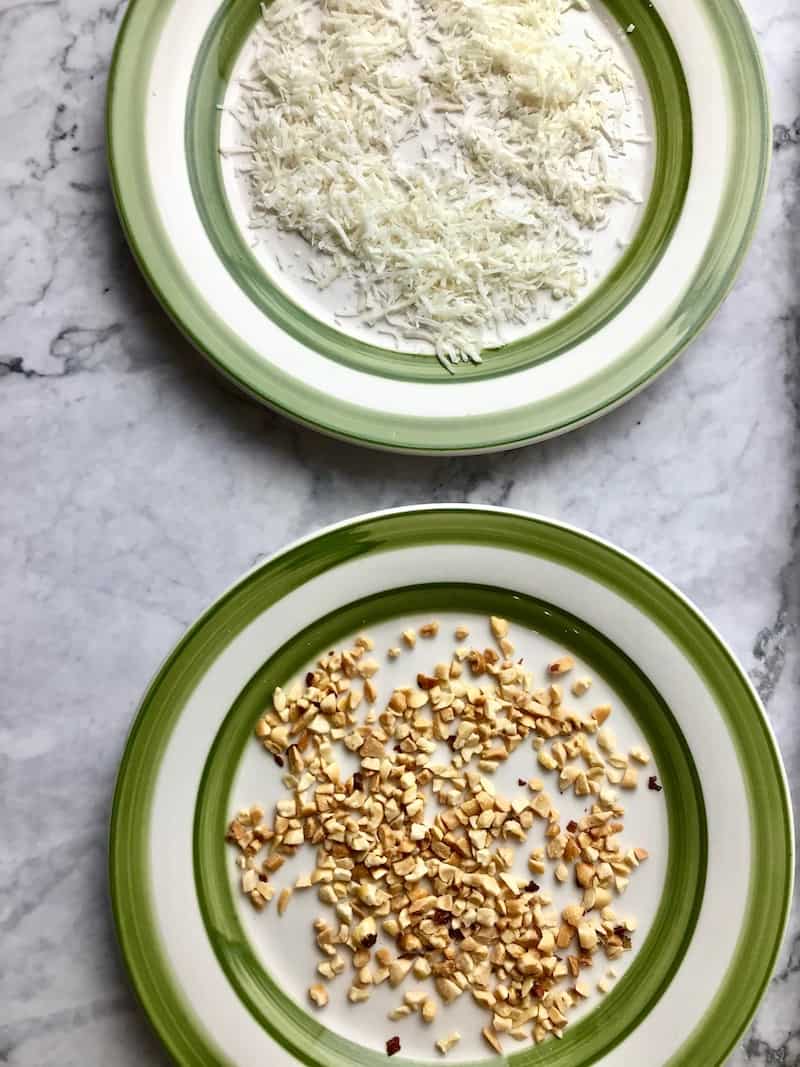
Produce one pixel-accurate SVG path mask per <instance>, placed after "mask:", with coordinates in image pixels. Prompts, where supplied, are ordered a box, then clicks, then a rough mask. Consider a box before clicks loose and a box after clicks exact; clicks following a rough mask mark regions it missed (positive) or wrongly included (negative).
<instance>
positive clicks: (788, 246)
mask: <svg viewBox="0 0 800 1067" xmlns="http://www.w3.org/2000/svg"><path fill="white" fill-rule="evenodd" d="M747 6H748V7H749V9H750V12H751V17H752V19H753V22H754V24H755V27H756V30H757V32H758V35H759V38H760V41H761V45H762V48H763V51H764V56H765V59H766V64H767V70H768V74H769V80H770V84H771V89H772V96H773V115H774V122H775V148H776V152H775V161H774V167H773V171H772V177H771V183H770V188H769V195H768V198H767V203H766V209H765V211H764V214H763V217H762V220H761V223H760V226H759V229H758V235H757V238H756V242H755V246H754V248H753V250H752V252H751V254H750V256H749V258H748V259H747V262H746V264H745V267H744V270H743V272H742V274H741V276H740V278H739V281H738V283H737V285H736V288H735V289H734V291H733V293H732V295H731V296H730V298H729V299H728V301H727V303H726V304H725V306H724V307H723V309H722V311H721V312H720V314H719V315H718V316H717V318H716V319H715V320H714V322H713V323H712V325H711V326H710V327H709V328H708V329H707V330H706V332H705V333H704V334H703V336H702V338H701V339H700V340H699V341H698V342H697V343H696V344H694V345H693V346H692V348H691V349H690V351H688V352H687V353H686V354H685V355H684V357H683V358H682V359H681V360H680V361H679V362H678V363H677V365H675V366H674V367H673V368H672V369H671V370H670V371H669V372H668V373H667V374H665V375H664V376H663V377H662V378H661V379H660V380H659V381H657V382H656V383H655V384H654V385H652V386H651V387H650V388H648V389H647V390H646V391H645V392H644V394H643V395H640V396H638V397H637V398H636V399H634V400H633V401H631V402H630V403H628V404H626V405H625V406H624V407H623V408H621V409H620V410H618V411H616V412H614V413H613V414H612V415H610V416H608V417H606V418H604V419H602V420H601V421H599V422H596V423H595V424H594V425H592V426H589V427H586V428H584V429H582V430H579V431H577V432H575V433H572V434H570V435H569V436H567V437H565V438H561V439H560V440H555V441H551V442H549V443H547V444H544V445H540V446H538V447H534V448H528V449H524V450H522V451H518V452H514V453H510V454H507V455H502V456H495V457H483V458H473V459H410V458H402V457H386V456H378V455H376V454H374V453H371V452H367V451H362V450H359V449H356V448H354V447H350V446H348V445H344V444H337V443H334V442H331V441H329V440H327V439H324V438H322V437H319V436H316V435H315V434H314V433H311V432H308V431H306V430H302V429H299V428H297V427H295V426H293V425H291V424H289V423H288V422H286V421H284V420H283V419H281V418H279V417H277V416H275V415H272V414H270V413H269V412H268V411H266V410H263V409H261V408H259V407H257V406H255V405H254V404H252V403H250V402H248V401H246V400H244V399H242V398H241V397H239V396H237V395H234V394H232V393H231V392H229V391H228V390H227V389H226V388H225V387H223V386H222V385H221V383H220V381H219V380H218V379H217V378H215V377H213V376H212V374H211V373H210V372H209V371H207V370H206V368H205V365H204V364H203V362H202V361H201V360H200V359H199V358H198V357H197V356H195V355H194V354H193V353H192V351H191V350H190V349H189V347H188V346H187V345H186V343H185V342H184V341H183V340H182V339H181V338H180V336H179V335H178V333H177V332H176V331H175V329H173V327H172V326H171V325H170V324H169V322H168V321H167V319H166V317H165V316H164V315H163V313H162V312H161V311H160V310H159V308H158V306H157V305H156V303H155V301H154V299H153V298H152V297H151V296H150V294H149V292H148V291H147V289H146V287H145V285H144V283H143V282H142V280H141V278H140V276H139V273H138V271H137V269H136V267H135V265H134V263H133V260H132V259H131V256H130V254H129V252H128V250H127V248H126V245H125V242H124V240H123V237H122V234H121V232H120V229H119V226H118V224H117V220H116V217H115V213H114V206H113V203H112V198H111V193H110V190H109V184H108V177H107V174H106V167H105V156H104V148H105V146H104V135H103V114H104V92H105V81H106V75H107V71H108V65H109V58H110V55H111V49H112V45H113V41H114V36H115V34H116V32H117V29H118V27H119V24H120V21H121V18H122V15H123V11H124V7H125V4H124V3H122V2H115V0H109V2H108V3H105V4H104V3H101V0H0V55H2V57H3V60H2V64H1V65H0V87H1V88H2V92H0V131H1V134H0V143H2V145H3V149H2V151H1V152H0V257H1V258H2V275H0V277H2V285H0V442H2V455H3V474H2V478H0V603H2V606H3V610H2V611H0V648H2V676H1V677H0V693H2V704H0V812H2V824H3V832H2V839H3V842H4V844H3V847H2V849H1V850H0V930H1V931H2V962H1V963H0V1004H2V1010H0V1063H4V1064H13V1065H21V1067H34V1065H40V1064H41V1065H44V1064H48V1065H49V1064H58V1065H59V1067H73V1065H75V1067H87V1065H94V1064H103V1065H105V1064H113V1065H114V1067H127V1065H131V1067H133V1065H134V1064H135V1065H141V1064H144V1063H147V1064H151V1063H152V1064H161V1063H166V1056H165V1054H164V1053H163V1052H162V1051H161V1050H160V1048H159V1046H158V1043H157V1042H156V1040H155V1039H154V1038H153V1037H152V1036H151V1033H150V1031H149V1029H148V1026H147V1024H146V1022H145V1021H144V1020H143V1018H142V1017H141V1015H140V1013H139V1010H138V1008H137V1007H136V1005H135V1003H134V1000H133V997H132V995H131V993H130V992H129V989H128V987H127V984H126V980H125V977H124V974H123V971H122V967H121V964H120V961H119V959H118V956H117V951H116V947H115V943H114V936H113V931H112V926H111V919H110V914H109V906H108V900H107V888H106V832H107V821H108V813H109V804H110V799H111V794H112V789H113V784H114V776H115V773H116V768H117V762H118V760H119V757H120V753H121V751H122V747H123V744H124V741H125V735H126V732H127V729H128V726H129V724H130V720H131V716H132V714H133V711H134V709H135V707H136V704H137V701H138V699H139V696H140V695H141V693H142V690H143V687H144V686H145V685H146V684H147V682H148V680H149V678H150V676H151V674H152V673H153V670H154V668H155V667H156V666H157V664H158V663H159V661H160V660H161V658H162V657H163V656H164V655H165V653H166V652H167V651H168V649H169V648H170V646H171V645H172V644H173V642H174V641H175V640H176V639H177V638H178V637H179V635H180V634H181V633H182V631H183V629H184V628H185V627H186V626H187V624H188V623H190V622H191V621H192V620H193V619H194V617H195V616H196V615H197V614H198V613H199V611H200V610H201V609H202V608H203V607H204V606H205V605H206V604H208V603H209V601H211V600H212V599H213V598H214V597H215V596H216V595H217V594H218V593H219V592H220V591H221V590H222V589H224V588H225V586H226V585H227V584H228V583H230V582H231V581H233V580H234V579H235V578H236V576H237V575H239V574H240V572H242V571H243V570H245V569H246V568H248V567H249V566H251V565H252V564H253V563H255V562H256V561H257V560H259V559H261V558H262V557H263V556H265V555H267V554H268V553H270V552H272V551H273V550H274V549H277V548H279V547H280V546H282V545H283V544H285V543H286V542H287V541H290V540H291V539H293V538H296V537H298V536H299V535H302V534H305V533H308V532H309V531H312V530H314V529H315V528H316V527H318V526H320V525H322V524H325V523H329V522H331V521H334V520H338V519H342V518H345V517H347V516H350V515H354V514H356V513H358V512H361V511H364V510H371V509H374V508H378V507H388V506H392V505H397V504H407V503H412V502H421V501H463V500H467V501H471V502H475V503H491V504H508V505H510V506H513V507H517V508H525V509H530V510H534V511H538V512H542V513H544V514H547V515H551V516H555V517H559V518H563V519H566V520H568V521H569V522H572V523H575V524H577V525H579V526H583V527H586V528H587V529H589V530H592V531H594V532H596V533H598V534H600V535H602V536H604V537H607V538H609V539H611V540H612V541H614V542H616V543H617V544H619V545H621V546H623V547H624V548H626V549H628V550H630V551H631V552H633V553H635V554H637V555H638V556H640V557H641V558H642V559H643V560H645V561H646V562H648V563H649V564H651V565H653V566H654V567H656V568H657V569H658V570H659V571H661V572H662V573H664V574H665V575H667V576H668V577H669V578H670V579H672V580H673V581H674V582H675V583H676V584H678V585H679V586H680V587H681V588H682V589H683V590H684V591H685V592H687V593H688V594H689V596H691V597H692V598H693V599H694V601H695V602H696V603H697V604H698V605H699V606H700V607H701V608H702V609H703V611H705V612H706V613H707V614H708V615H709V617H710V618H711V619H712V620H713V622H714V623H715V624H716V625H717V626H718V627H719V629H720V630H721V632H722V633H723V634H724V635H725V636H726V638H727V639H728V641H729V642H730V643H731V644H732V646H733V648H734V649H735V651H736V653H737V654H738V655H739V657H740V658H741V660H742V661H743V662H744V664H745V666H746V667H747V669H748V671H749V672H750V674H751V677H752V678H753V680H754V682H755V684H756V685H757V687H758V690H759V692H760V694H761V696H762V698H763V700H764V703H765V704H766V707H767V711H768V713H769V716H770V719H771V721H772V723H773V725H774V727H775V729H776V731H777V734H778V738H779V740H780V743H781V746H782V749H783V755H784V759H785V761H786V765H787V768H788V771H789V775H790V778H791V780H792V782H793V784H794V789H795V792H796V795H798V796H800V727H798V717H797V703H798V692H799V689H798V683H799V682H800V654H799V653H798V648H799V647H800V646H799V645H798V622H800V296H798V293H800V55H798V53H800V8H798V7H797V4H796V0H748V4H747ZM742 980H743V981H746V980H747V979H746V976H744V975H743V976H742ZM730 1063H731V1064H732V1065H735V1067H741V1065H743V1064H745V1063H747V1064H751V1065H759V1067H768V1065H769V1067H772V1065H780V1067H789V1065H798V1064H800V912H799V911H798V907H797V905H796V906H795V912H794V917H793V922H792V926H791V930H790V933H789V937H788V939H787V942H786V945H785V948H784V951H783V954H782V956H781V959H780V963H779V967H778V970H777V973H776V976H775V978H774V980H773V982H772V985H771V987H770V990H769V994H768V996H767V998H766V1000H765V1001H764V1003H763V1005H762V1007H761V1010H760V1011H759V1013H758V1016H757V1018H756V1020H755V1023H754V1025H753V1027H752V1029H751V1031H750V1032H749V1033H748V1035H747V1037H746V1039H745V1041H744V1042H743V1044H742V1045H741V1046H740V1047H739V1049H738V1050H737V1051H736V1052H735V1054H734V1055H733V1057H732V1058H731V1060H730ZM698 1067H701V1065H698Z"/></svg>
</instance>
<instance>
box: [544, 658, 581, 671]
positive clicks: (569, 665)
mask: <svg viewBox="0 0 800 1067" xmlns="http://www.w3.org/2000/svg"><path fill="white" fill-rule="evenodd" d="M574 666H575V660H574V659H573V658H572V656H566V655H565V656H559V657H558V659H554V660H553V661H552V662H551V663H548V665H547V672H548V674H554V675H561V674H568V673H569V671H571V670H572V669H573V667H574Z"/></svg>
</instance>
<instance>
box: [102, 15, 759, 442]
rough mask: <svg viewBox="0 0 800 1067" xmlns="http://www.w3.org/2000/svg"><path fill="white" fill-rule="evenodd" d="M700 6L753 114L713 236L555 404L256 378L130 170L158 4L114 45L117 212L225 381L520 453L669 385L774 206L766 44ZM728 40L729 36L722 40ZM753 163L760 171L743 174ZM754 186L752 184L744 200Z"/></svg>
mask: <svg viewBox="0 0 800 1067" xmlns="http://www.w3.org/2000/svg"><path fill="white" fill-rule="evenodd" d="M171 2H174V0H171ZM171 2H169V3H167V2H163V0H159V3H158V6H157V13H156V16H155V17H154V18H152V19H151V24H152V23H155V22H156V21H157V20H158V19H159V18H163V17H165V15H164V13H165V12H166V11H167V9H168V8H170V7H171ZM696 2H699V3H700V4H701V5H702V8H703V10H704V13H705V14H706V16H707V17H708V15H709V11H710V9H711V8H713V9H714V11H713V16H714V19H715V20H717V22H718V23H719V25H715V26H714V27H712V29H713V32H714V33H715V36H716V37H717V38H718V39H719V43H720V53H721V57H722V69H723V70H724V71H725V72H726V74H727V78H726V82H727V85H726V88H727V91H728V96H729V99H728V101H727V106H728V108H729V109H730V108H731V107H732V100H731V99H730V97H731V94H735V95H736V99H737V103H738V107H740V108H741V115H742V121H740V122H738V123H737V124H736V127H735V129H736V133H737V137H736V140H733V139H732V141H731V144H730V146H729V148H728V159H727V173H726V182H725V190H724V193H723V196H722V198H721V200H720V203H719V205H718V208H717V212H718V213H717V218H716V221H715V224H714V230H713V233H712V236H711V238H710V240H709V242H708V244H707V245H706V248H705V250H704V254H703V258H702V260H701V262H700V265H699V267H698V268H697V271H696V272H695V274H694V276H693V278H692V279H689V281H688V284H687V286H686V288H685V290H684V292H683V295H682V296H681V297H680V298H679V302H678V304H677V305H676V306H675V307H674V308H672V309H670V311H669V312H668V313H667V315H666V316H664V317H663V318H661V319H659V320H657V321H656V322H655V323H654V325H653V327H652V328H651V329H650V331H649V332H646V333H645V334H644V335H642V336H640V337H639V339H638V341H637V342H636V343H635V344H634V346H633V347H632V348H629V349H628V350H627V351H623V352H621V353H620V354H619V355H618V356H617V358H616V359H615V361H614V362H613V363H612V364H610V365H609V366H608V367H607V368H605V369H604V370H602V371H600V372H597V373H594V374H590V375H588V376H587V377H586V378H584V379H582V380H581V381H580V382H579V383H578V384H576V385H575V386H573V387H572V388H571V389H569V390H565V391H563V392H562V393H559V394H556V395H555V396H554V397H553V398H551V399H550V400H549V401H548V402H547V403H545V404H542V402H537V401H533V402H531V403H527V404H524V405H522V406H519V407H515V408H508V409H505V410H504V411H502V412H494V413H491V414H485V413H481V414H478V415H471V416H470V415H467V416H461V417H458V418H455V417H453V418H450V417H448V418H442V417H436V416H417V415H413V414H410V413H405V414H401V415H398V414H393V415H388V413H382V414H381V417H380V418H378V417H376V416H374V415H372V413H371V412H370V409H369V408H368V407H367V406H366V405H360V404H358V403H355V402H352V401H345V400H338V399H334V398H332V397H330V396H328V395H327V394H325V393H324V392H323V391H322V390H321V389H318V388H316V387H314V386H311V385H309V384H307V383H304V382H301V381H300V380H299V379H295V378H293V377H292V376H291V375H289V374H287V373H286V372H284V371H282V370H280V369H279V368H278V367H277V366H274V365H272V364H271V363H269V362H268V361H266V360H262V361H261V362H259V365H258V371H257V372H256V371H253V370H251V369H250V368H248V367H247V366H245V365H243V363H242V360H241V359H240V357H239V355H238V354H237V353H235V352H232V351H231V350H227V351H226V349H225V346H226V344H228V343H230V338H232V337H233V336H234V334H233V332H232V331H231V330H230V328H229V327H228V326H227V324H226V322H225V321H224V319H223V318H222V317H220V316H218V315H217V314H216V312H214V311H213V309H210V308H209V306H208V305H207V302H206V300H205V297H204V295H203V294H202V293H201V292H200V290H199V289H197V287H196V286H195V285H194V283H193V282H192V281H191V280H190V279H189V278H188V276H186V274H185V272H184V270H183V267H182V264H181V261H180V260H179V259H178V257H177V255H175V254H174V252H173V250H172V243H171V240H170V238H169V236H168V235H167V233H166V231H165V229H164V227H163V223H162V221H161V218H160V215H159V210H158V205H157V201H156V199H155V195H154V192H153V189H152V186H151V182H150V176H149V171H148V168H147V162H146V158H145V159H144V162H143V164H142V160H141V159H139V165H140V167H141V168H142V169H143V173H144V181H142V180H140V178H141V175H139V174H136V175H134V174H133V172H132V169H131V168H130V167H128V166H127V165H126V163H129V162H130V160H131V159H136V158H137V152H138V155H139V156H140V157H143V156H145V155H146V153H145V149H144V138H143V137H139V136H138V132H137V131H138V130H139V126H138V120H141V121H143V116H142V115H139V116H138V120H137V116H136V109H137V104H138V106H139V109H140V110H141V109H142V101H141V99H140V98H141V97H142V96H143V95H144V94H143V88H144V85H145V84H146V74H147V73H148V72H149V60H148V59H147V57H144V58H143V57H141V56H140V57H138V59H137V61H136V62H134V63H131V61H130V57H129V56H127V55H126V52H127V49H126V43H127V41H128V39H129V37H130V36H131V35H132V33H133V31H134V29H135V28H136V23H137V22H138V21H141V20H142V19H147V18H148V11H147V10H146V8H147V7H148V5H149V8H150V9H152V7H153V5H154V3H155V0H131V3H130V5H129V7H128V9H127V11H126V14H125V17H124V20H123V23H122V26H121V28H120V31H119V34H118V36H117V40H116V44H115V47H114V53H113V57H112V62H111V68H110V72H109V80H108V91H107V107H106V142H107V155H108V166H109V174H110V179H111V186H112V191H113V195H114V200H115V204H116V207H117V212H118V215H119V218H120V221H121V224H122V228H123V231H124V233H125V236H126V238H127V241H128V244H129V246H130V248H131V251H132V253H133V256H134V258H135V260H136V261H137V264H138V266H139V268H140V270H141V272H142V274H143V276H144V278H145V280H146V281H147V283H148V285H149V286H150V288H151V290H152V291H153V293H154V295H155V296H156V298H157V299H158V300H159V302H160V303H161V305H162V307H163V308H164V310H165V311H166V312H167V314H168V315H169V317H170V318H171V319H172V321H173V322H174V323H175V325H176V326H177V327H178V329H179V330H180V331H181V332H182V333H183V334H184V336H185V337H186V338H187V339H188V340H189V342H190V343H191V344H192V345H193V346H194V347H195V348H196V349H197V350H198V351H199V352H200V353H201V355H203V356H204V357H205V358H206V359H207V360H208V361H209V362H210V363H211V364H212V366H214V367H215V368H216V369H217V370H218V371H219V372H221V373H222V374H223V376H224V377H226V378H227V379H228V380H229V381H232V382H233V383H234V384H236V385H237V386H238V387H239V388H240V389H242V390H243V391H244V392H245V393H247V394H248V395H249V396H251V397H252V398H254V399H256V400H257V401H259V402H261V403H263V404H265V405H266V406H267V407H270V408H272V409H273V410H275V411H277V412H279V413H280V414H282V415H285V416H286V417H288V418H290V419H292V420H293V421H295V422H299V423H301V424H303V425H305V426H309V427H311V428H313V429H315V430H317V431H319V432H322V433H325V434H328V435H330V436H333V437H336V438H338V439H340V440H345V441H349V442H351V443H355V444H361V445H366V446H368V447H370V448H376V449H382V450H387V451H394V452H406V453H421V454H428V455H434V454H435V455H455V454H474V453H481V452H493V451H504V450H507V449H511V448H518V447H521V446H523V445H527V444H531V443H533V442H535V441H540V440H546V439H547V438H550V437H554V436H557V435H559V434H561V433H565V432H567V431H569V430H571V429H575V428H577V427H579V426H582V425H585V424H586V423H588V422H591V421H593V420H594V419H596V418H598V417H600V416H601V415H602V414H605V413H606V412H609V411H611V410H613V409H614V408H616V407H618V406H619V405H621V404H622V403H624V402H625V401H626V400H629V399H631V398H632V397H633V396H635V395H636V394H637V393H638V392H639V391H640V390H641V389H643V388H644V387H645V386H646V385H648V384H649V383H650V382H651V381H654V380H655V379H656V378H657V377H659V376H660V375H661V374H662V373H663V372H664V371H665V370H666V369H667V368H668V367H669V366H670V365H671V364H672V363H673V362H674V361H675V360H676V359H677V357H678V356H679V355H680V354H681V353H682V352H683V351H684V349H685V348H686V347H687V346H688V345H689V344H690V342H691V341H693V340H694V339H695V338H696V337H697V336H698V335H699V333H700V332H701V331H702V330H703V329H704V327H705V326H706V325H707V324H708V322H709V321H710V320H711V318H712V317H713V315H714V314H715V313H716V311H717V310H718V309H719V307H720V305H721V304H722V302H723V301H724V299H725V297H726V296H727V295H728V293H729V291H730V289H731V287H732V285H733V283H734V281H735V278H736V276H737V274H738V271H739V269H740V268H741V265H742V263H743V261H744V257H745V255H746V253H747V251H748V249H749V247H750V244H751V242H752V239H753V236H754V232H755V227H756V223H757V220H758V217H759V215H760V212H761V208H762V205H763V201H764V196H765V193H766V185H767V177H768V173H769V165H770V160H771V155H772V135H771V117H770V108H769V96H768V90H767V84H766V77H765V73H764V67H763V62H762V59H761V55H760V52H759V48H758V44H757V42H756V39H755V35H754V32H753V29H752V27H751V25H750V22H749V20H748V18H747V16H746V14H745V12H744V10H743V8H742V6H741V3H740V0H727V2H726V4H725V5H724V8H722V9H720V8H717V6H716V5H714V4H708V2H707V0H696ZM723 30H724V31H725V32H724V33H723ZM152 32H156V31H155V30H153V31H152ZM725 34H727V35H728V38H729V39H728V38H725V39H723V38H724V37H725ZM726 57H727V59H726ZM142 63H144V64H145V67H144V68H142V66H141V65H142ZM123 68H124V69H123ZM129 68H131V69H129ZM734 76H735V77H734ZM137 87H138V95H137ZM737 113H739V112H738V110H737ZM132 131H133V132H132ZM126 157H127V159H126ZM742 160H746V161H748V162H749V165H748V167H747V168H746V169H745V170H744V171H742V169H741V163H742ZM737 161H738V169H737ZM743 181H744V182H745V184H746V187H747V191H746V195H744V196H742V193H741V188H742V183H743ZM732 235H733V236H732ZM148 245H149V246H150V248H149V250H148V249H147V248H146V246H148ZM717 246H719V247H721V248H723V258H722V259H721V260H720V262H718V263H717V262H716V259H717V258H719V257H718V253H716V252H715V249H716V248H717ZM712 260H713V261H714V262H713V263H712V262H711V261H712ZM706 273H710V275H711V277H710V279H708V280H706V283H705V284H703V282H702V281H700V280H699V279H700V278H701V276H702V275H704V274H706ZM712 281H713V285H712V284H711V282H712ZM698 292H699V293H700V294H701V295H699V296H698ZM687 302H688V303H689V304H691V305H692V306H691V307H690V308H685V307H684V306H683V305H684V304H686V303H687ZM666 335H668V336H666ZM637 346H638V347H637ZM237 364H238V366H237ZM265 381H266V383H267V384H266V385H264V384H263V383H264V382H265ZM556 403H560V404H561V405H562V406H565V407H564V411H563V412H562V413H560V414H558V415H556V416H553V415H551V414H549V409H550V408H551V407H553V406H554V405H555V404H556Z"/></svg>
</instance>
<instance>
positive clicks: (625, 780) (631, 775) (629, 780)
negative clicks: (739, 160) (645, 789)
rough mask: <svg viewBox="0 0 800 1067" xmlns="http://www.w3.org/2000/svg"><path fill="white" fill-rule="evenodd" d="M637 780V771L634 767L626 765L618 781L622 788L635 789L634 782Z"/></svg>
mask: <svg viewBox="0 0 800 1067" xmlns="http://www.w3.org/2000/svg"><path fill="white" fill-rule="evenodd" d="M638 781H639V772H638V771H637V770H636V768H635V767H628V768H627V770H626V771H625V773H624V774H623V776H622V781H621V782H620V783H619V784H620V786H621V787H622V789H635V788H636V783H637V782H638Z"/></svg>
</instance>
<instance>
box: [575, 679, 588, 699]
mask: <svg viewBox="0 0 800 1067" xmlns="http://www.w3.org/2000/svg"><path fill="white" fill-rule="evenodd" d="M591 688H592V679H591V678H576V679H575V681H574V682H573V683H572V685H571V686H570V691H571V693H572V695H573V696H574V697H582V696H583V694H584V693H588V692H589V690H590V689H591Z"/></svg>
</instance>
